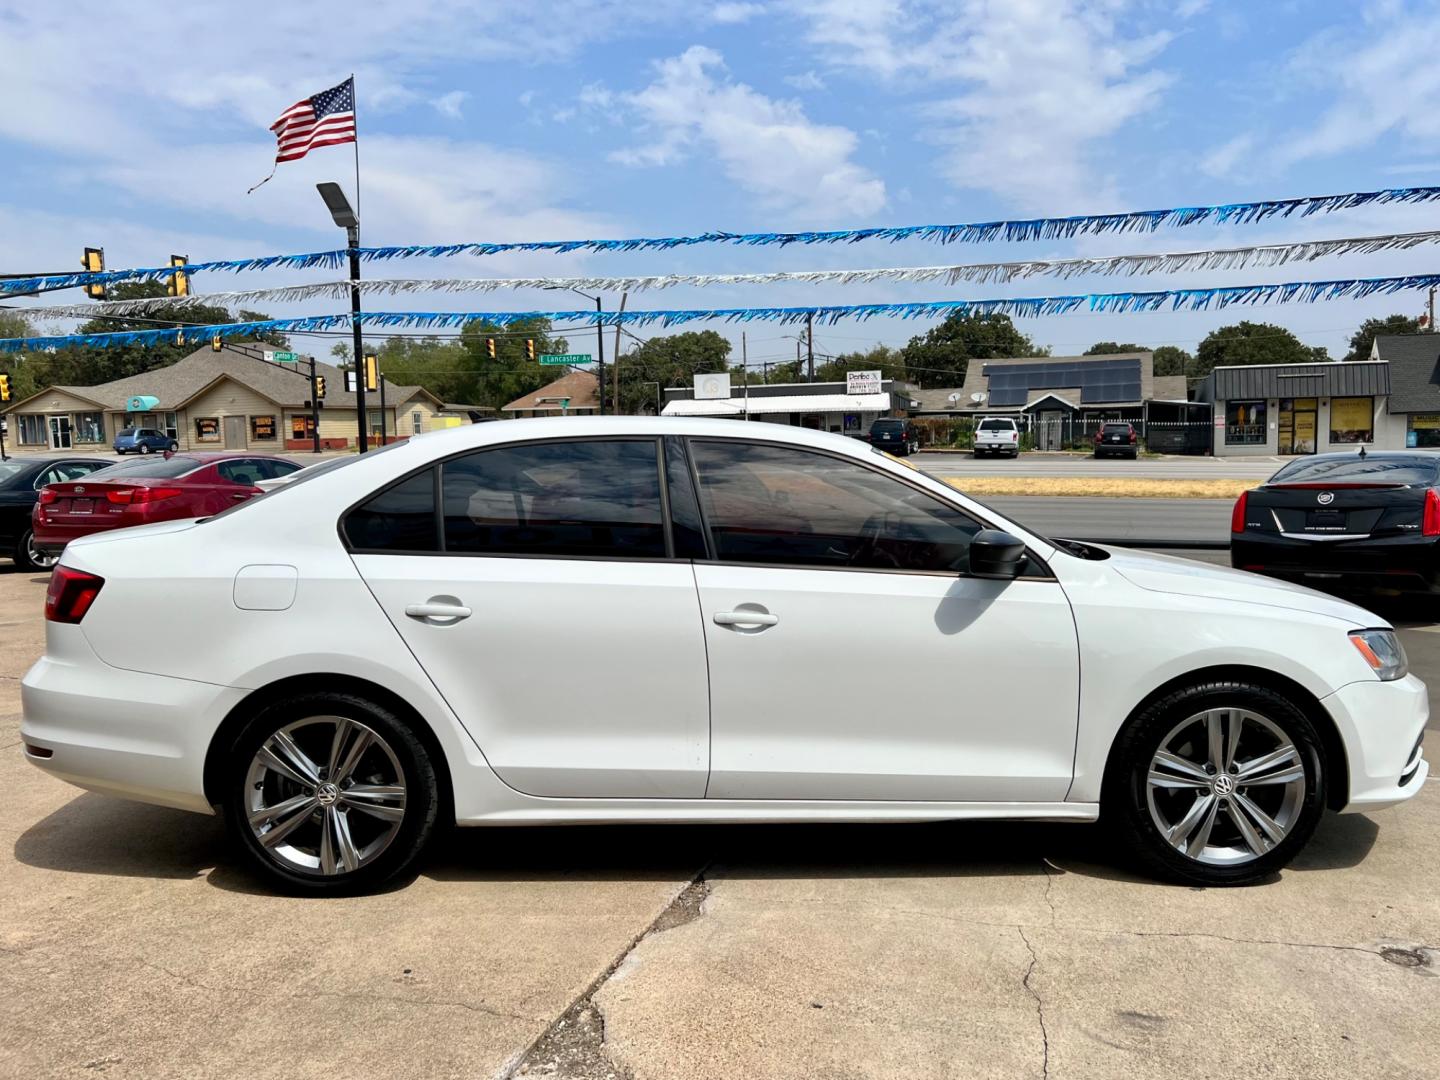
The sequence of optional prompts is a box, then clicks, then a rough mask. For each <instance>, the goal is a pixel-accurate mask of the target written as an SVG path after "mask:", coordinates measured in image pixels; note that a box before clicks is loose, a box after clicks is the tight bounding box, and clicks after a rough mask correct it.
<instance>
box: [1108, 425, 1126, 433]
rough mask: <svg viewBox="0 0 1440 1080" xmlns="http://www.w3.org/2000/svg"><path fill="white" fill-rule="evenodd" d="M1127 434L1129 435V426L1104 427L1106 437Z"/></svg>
mask: <svg viewBox="0 0 1440 1080" xmlns="http://www.w3.org/2000/svg"><path fill="white" fill-rule="evenodd" d="M1129 433H1130V425H1129V424H1106V425H1105V434H1106V435H1128V434H1129Z"/></svg>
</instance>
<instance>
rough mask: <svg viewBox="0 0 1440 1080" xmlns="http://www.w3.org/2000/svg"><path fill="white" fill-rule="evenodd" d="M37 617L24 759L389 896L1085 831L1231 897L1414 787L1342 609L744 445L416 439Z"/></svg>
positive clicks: (186, 537)
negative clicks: (784, 836)
mask: <svg viewBox="0 0 1440 1080" xmlns="http://www.w3.org/2000/svg"><path fill="white" fill-rule="evenodd" d="M45 613H46V618H47V619H48V620H49V621H48V623H47V626H46V631H47V633H46V651H45V656H44V657H43V658H42V659H41V660H40V661H39V662H38V663H36V664H35V666H34V667H33V668H32V669H31V670H30V672H29V674H28V675H26V677H25V681H24V687H23V702H24V724H23V727H22V737H23V744H24V753H25V754H26V756H27V757H29V759H30V760H31V761H33V762H34V763H35V764H36V765H38V766H40V767H41V768H43V769H46V770H48V771H50V772H52V773H54V774H55V775H56V776H59V777H61V778H63V779H65V780H68V781H70V782H72V783H75V784H78V785H80V786H82V787H87V788H91V789H94V790H96V791H102V792H107V793H110V794H114V795H120V796H124V797H127V798H132V799H139V800H143V801H146V802H153V803H159V804H162V805H166V806H174V807H182V808H184V809H187V810H195V811H199V812H201V813H211V812H213V811H214V810H215V809H216V808H218V809H219V810H221V811H222V812H223V813H224V814H225V816H226V818H227V819H228V821H229V824H230V826H231V829H232V831H233V835H234V837H235V839H236V841H237V842H238V844H239V846H240V848H241V849H242V850H243V851H244V852H245V853H246V855H247V856H248V858H249V859H250V860H251V861H252V862H253V863H254V864H255V866H257V867H259V868H260V869H261V870H262V871H263V872H265V873H267V874H269V875H270V876H271V877H272V878H273V879H275V880H276V881H277V882H278V883H281V884H282V885H284V886H287V887H289V888H292V889H297V890H305V891H311V892H332V891H354V890H357V889H365V888H372V887H375V886H377V885H379V884H380V883H381V882H384V881H386V880H387V879H390V878H393V877H394V876H396V875H398V874H400V873H402V872H404V871H405V870H406V869H407V868H409V867H411V866H412V865H413V864H414V863H415V861H416V859H417V858H418V857H419V855H420V853H421V851H422V849H423V848H424V846H425V843H426V841H427V839H428V838H429V837H430V835H431V834H432V832H433V831H434V830H435V828H436V826H437V823H439V822H441V821H446V822H448V821H450V820H452V819H453V820H454V821H456V822H458V823H459V824H461V825H505V824H526V823H535V822H626V821H633V822H688V821H707V822H714V821H746V822H756V821H922V820H936V819H959V818H1025V819H1029V820H1054V821H1090V820H1093V819H1095V818H1096V817H1098V816H1100V815H1101V814H1102V813H1103V814H1104V815H1105V817H1106V818H1107V819H1109V820H1110V821H1111V822H1113V824H1114V826H1115V828H1116V830H1117V834H1118V836H1119V837H1120V838H1122V840H1123V842H1124V844H1125V846H1126V847H1127V848H1128V849H1129V850H1130V851H1131V852H1133V854H1134V856H1136V857H1138V859H1139V860H1140V861H1141V862H1142V863H1143V864H1144V865H1145V866H1147V867H1148V868H1149V869H1150V870H1152V871H1153V872H1156V873H1158V874H1161V875H1164V876H1167V877H1171V878H1178V879H1182V880H1186V881H1190V882H1199V883H1204V884H1238V883H1241V882H1247V881H1252V880H1255V879H1256V878H1259V877H1262V876H1263V875H1267V874H1270V873H1272V872H1273V871H1275V870H1276V869H1277V868H1278V867H1280V866H1283V865H1284V864H1285V863H1286V862H1287V860H1289V859H1290V858H1291V857H1292V856H1294V854H1295V853H1296V851H1297V850H1299V848H1300V847H1301V846H1302V845H1303V844H1304V843H1305V841H1306V839H1307V838H1308V837H1309V836H1310V834H1311V832H1312V830H1313V829H1314V828H1315V824H1316V822H1317V820H1318V819H1319V817H1320V815H1321V814H1322V813H1323V812H1324V811H1325V809H1326V808H1327V807H1329V808H1332V809H1335V810H1342V811H1345V810H1348V811H1361V810H1368V809H1374V808H1377V807H1383V806H1388V805H1391V804H1393V803H1397V802H1400V801H1402V800H1404V799H1408V798H1410V797H1411V796H1413V795H1415V794H1416V793H1417V792H1418V791H1419V790H1420V788H1421V786H1422V783H1423V781H1424V779H1425V776H1426V774H1427V772H1428V765H1427V764H1426V762H1425V761H1424V760H1423V758H1422V756H1421V751H1420V739H1421V736H1422V733H1423V731H1424V728H1425V723H1426V717H1427V698H1426V692H1425V687H1424V685H1423V684H1422V683H1421V682H1420V681H1419V680H1418V679H1416V678H1415V677H1414V676H1412V675H1409V674H1408V673H1407V671H1406V661H1405V656H1404V653H1403V651H1402V650H1401V647H1400V644H1399V642H1398V641H1397V640H1396V637H1395V635H1394V633H1393V631H1392V630H1391V629H1390V628H1389V627H1387V626H1386V625H1384V623H1383V622H1381V620H1379V619H1377V618H1376V616H1374V615H1371V614H1369V613H1368V612H1366V611H1364V610H1362V609H1360V608H1358V607H1355V606H1353V605H1351V604H1348V603H1344V602H1342V601H1340V600H1337V599H1334V598H1331V597H1328V596H1324V595H1321V594H1319V593H1315V592H1311V591H1309V590H1306V589H1302V588H1297V587H1294V586H1291V585H1286V584H1283V583H1281V582H1277V581H1274V580H1270V579H1266V578H1260V577H1254V576H1251V575H1249V574H1243V573H1238V572H1236V571H1232V570H1229V569H1222V568H1218V567H1213V566H1206V565H1200V564H1197V563H1193V562H1185V561H1181V560H1177V559H1169V558H1162V557H1158V556H1152V555H1140V554H1133V553H1127V552H1119V551H1111V550H1108V549H1105V548H1099V547H1095V546H1093V545H1082V544H1076V543H1072V542H1066V541H1050V540H1047V539H1045V538H1044V537H1041V536H1039V535H1037V534H1036V533H1034V532H1031V531H1030V530H1027V529H1025V528H1024V527H1023V526H1021V525H1019V524H1018V523H1013V522H1010V521H1007V520H1005V519H1004V518H1002V517H1001V516H999V515H997V514H996V513H995V512H994V511H992V510H990V509H988V508H987V507H985V506H983V505H980V504H978V503H976V502H973V501H972V500H970V499H967V498H965V497H963V496H962V495H960V494H959V493H957V492H956V491H954V490H952V489H951V488H949V487H947V486H945V485H944V484H941V483H939V482H938V481H935V480H932V479H931V478H929V477H927V476H925V475H923V474H921V473H919V472H917V471H915V470H914V469H911V468H909V467H907V466H905V465H903V464H901V463H899V462H897V461H895V460H893V459H891V458H889V457H887V456H885V455H883V454H880V453H878V452H876V451H874V450H871V449H869V448H868V447H865V446H862V445H861V444H858V443H856V442H855V441H853V440H849V439H843V438H839V437H836V436H830V435H822V434H817V433H813V432H807V431H802V430H797V429H794V428H786V427H780V426H772V425H768V424H767V425H764V426H761V425H756V424H744V423H738V422H735V421H729V420H709V421H707V420H693V421H687V420H682V421H669V420H654V419H645V418H634V419H629V418H616V419H582V418H565V419H556V420H533V421H530V420H527V421H519V422H514V423H504V424H483V425H477V426H473V427H466V428H463V429H456V430H451V431H445V432H438V433H435V434H432V435H425V436H421V437H418V438H415V439H412V440H410V441H409V442H408V443H405V444H401V445H396V446H392V447H389V448H387V449H386V450H384V451H381V452H378V453H374V454H369V455H366V456H364V457H360V458H351V459H344V460H339V461H336V462H334V463H332V464H331V465H330V466H329V467H328V468H318V469H315V470H312V471H311V472H310V474H309V475H308V476H306V477H304V478H303V479H300V480H297V481H296V482H294V483H292V484H289V485H286V486H285V487H282V488H280V489H278V490H276V491H274V492H272V493H270V494H268V495H265V496H263V497H261V498H258V499H256V500H254V501H252V502H249V503H247V504H244V505H242V506H239V507H236V508H235V509H234V510H231V511H227V512H226V513H223V514H220V515H218V516H216V517H213V518H208V519H202V520H199V521H177V522H167V523H163V524H158V525H151V526H145V527H141V528H136V529H126V530H122V531H119V532H111V533H102V534H98V535H96V536H93V537H87V538H85V539H83V540H78V541H76V542H74V543H72V544H71V545H70V546H69V547H68V548H67V549H66V551H65V554H64V557H63V560H62V563H61V565H60V566H59V568H58V569H57V570H56V571H55V573H54V577H53V580H52V582H51V585H50V591H49V595H48V597H47V600H46V608H45ZM137 625H164V626H166V627H167V628H168V633H167V634H166V636H165V639H164V640H163V641H157V639H156V638H155V637H154V636H153V635H147V634H136V633H135V632H134V628H135V627H136V626H137Z"/></svg>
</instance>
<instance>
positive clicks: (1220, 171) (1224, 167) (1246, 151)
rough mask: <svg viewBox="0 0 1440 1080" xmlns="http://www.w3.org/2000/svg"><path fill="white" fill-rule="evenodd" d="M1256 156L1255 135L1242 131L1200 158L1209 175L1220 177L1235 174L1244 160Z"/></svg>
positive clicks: (1251, 159)
mask: <svg viewBox="0 0 1440 1080" xmlns="http://www.w3.org/2000/svg"><path fill="white" fill-rule="evenodd" d="M1254 158H1255V136H1254V135H1253V134H1252V133H1250V132H1248V131H1242V132H1241V133H1240V134H1239V135H1236V136H1235V137H1234V138H1231V139H1226V140H1225V141H1224V142H1223V143H1221V144H1220V145H1219V146H1217V147H1215V148H1214V149H1213V150H1211V151H1210V152H1209V153H1208V154H1206V155H1205V156H1204V157H1203V158H1202V159H1201V160H1200V168H1201V170H1202V171H1203V172H1204V173H1205V174H1206V175H1207V176H1214V177H1217V178H1220V179H1224V178H1227V177H1233V176H1235V175H1236V174H1237V173H1238V172H1239V171H1240V170H1239V169H1238V168H1237V166H1239V165H1240V164H1241V163H1242V162H1253V161H1254Z"/></svg>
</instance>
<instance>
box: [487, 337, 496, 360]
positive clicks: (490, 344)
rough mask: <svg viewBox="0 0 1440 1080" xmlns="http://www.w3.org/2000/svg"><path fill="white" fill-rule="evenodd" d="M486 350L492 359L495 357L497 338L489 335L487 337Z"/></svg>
mask: <svg viewBox="0 0 1440 1080" xmlns="http://www.w3.org/2000/svg"><path fill="white" fill-rule="evenodd" d="M485 352H486V353H487V354H488V355H489V357H490V359H491V360H494V359H495V339H494V338H493V337H487V338H486V339H485Z"/></svg>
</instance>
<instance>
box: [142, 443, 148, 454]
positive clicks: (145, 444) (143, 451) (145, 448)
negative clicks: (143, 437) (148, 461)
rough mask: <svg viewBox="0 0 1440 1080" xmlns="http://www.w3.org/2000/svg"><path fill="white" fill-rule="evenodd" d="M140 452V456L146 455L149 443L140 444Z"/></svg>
mask: <svg viewBox="0 0 1440 1080" xmlns="http://www.w3.org/2000/svg"><path fill="white" fill-rule="evenodd" d="M140 452H141V453H142V454H148V453H150V444H149V443H141V444H140Z"/></svg>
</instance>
